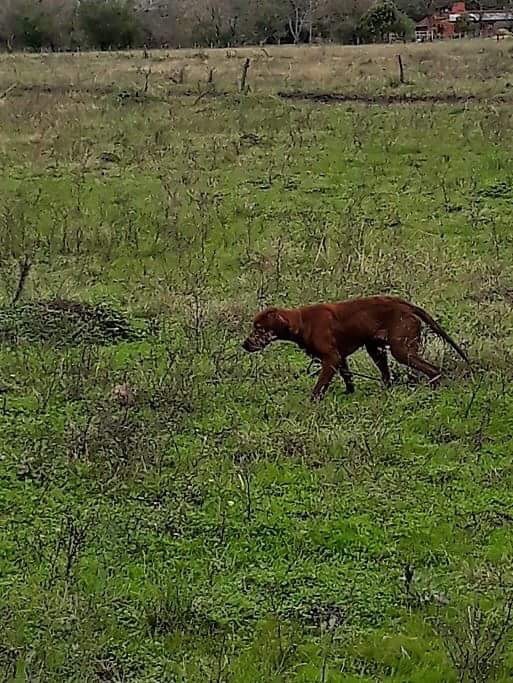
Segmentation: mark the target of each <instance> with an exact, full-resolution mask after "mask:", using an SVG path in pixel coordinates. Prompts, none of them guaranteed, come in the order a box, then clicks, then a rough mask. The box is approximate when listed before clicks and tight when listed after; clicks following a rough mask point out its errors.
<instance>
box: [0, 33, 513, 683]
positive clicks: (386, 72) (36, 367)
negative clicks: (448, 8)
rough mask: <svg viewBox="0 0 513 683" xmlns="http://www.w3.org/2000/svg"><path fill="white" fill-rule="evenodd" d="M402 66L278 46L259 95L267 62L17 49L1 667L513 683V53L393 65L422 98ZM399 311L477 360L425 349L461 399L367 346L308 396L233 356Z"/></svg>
mask: <svg viewBox="0 0 513 683" xmlns="http://www.w3.org/2000/svg"><path fill="white" fill-rule="evenodd" d="M397 51H398V48H397V46H390V47H386V48H383V47H375V48H360V49H356V48H312V49H310V50H309V49H293V48H282V50H281V51H280V50H271V51H270V52H269V54H270V55H271V56H270V57H267V56H266V55H265V54H263V53H262V58H261V60H260V61H259V62H258V63H255V62H253V64H252V67H251V69H252V70H251V71H250V84H251V85H252V90H251V91H250V93H249V94H248V95H246V96H237V95H236V79H237V76H238V74H239V71H240V68H241V63H242V61H243V58H245V56H246V54H247V53H246V52H244V51H241V53H240V54H239V53H236V56H235V57H227V56H226V54H224V53H223V54H222V55H221V54H220V53H210V52H205V54H204V55H203V56H200V57H193V56H192V55H190V54H188V53H171V54H170V55H168V56H166V54H165V53H162V54H161V53H159V54H156V55H150V58H149V59H146V60H145V59H143V58H142V56H141V55H140V54H137V55H129V54H127V55H114V54H112V55H101V56H98V55H80V56H75V57H73V56H70V55H48V56H47V55H39V56H30V55H8V56H2V57H0V65H1V67H0V74H1V77H0V79H1V86H0V87H1V89H2V91H1V93H0V94H1V95H2V99H0V159H1V165H2V173H1V176H0V221H1V222H0V296H1V302H2V307H1V308H0V339H2V340H3V341H2V343H1V345H0V384H1V385H2V387H3V390H4V391H3V393H2V395H0V425H1V429H0V458H1V459H0V477H1V487H0V524H1V526H0V528H1V537H0V538H1V544H0V587H1V598H2V599H1V602H0V623H1V624H2V629H1V631H0V633H1V638H0V672H1V674H2V678H1V680H5V681H11V680H13V681H24V680H27V681H45V682H47V681H63V680H65V681H80V682H84V681H141V682H150V681H183V682H196V681H197V682H200V681H212V682H214V681H215V682H216V683H221V682H226V683H228V682H230V683H232V682H233V683H241V682H246V681H248V682H249V683H253V682H255V683H256V682H261V683H270V682H272V681H274V682H278V681H294V682H302V683H310V682H314V681H319V682H320V683H328V682H332V683H334V682H338V681H344V682H345V681H395V682H401V683H406V682H408V683H410V682H411V683H413V682H435V681H436V682H438V681H440V682H444V683H445V682H447V683H449V682H452V681H475V682H477V681H504V682H506V681H511V680H512V678H513V645H512V642H511V636H512V634H513V611H512V610H513V597H512V596H513V593H512V588H513V575H512V561H513V533H512V522H513V465H512V458H511V454H512V433H513V394H512V391H511V380H512V378H513V365H512V363H513V351H512V349H513V311H512V304H513V269H512V258H513V241H512V232H511V224H512V217H513V157H512V155H513V149H512V147H511V137H512V134H513V118H512V115H513V101H512V102H511V104H510V103H508V95H507V93H508V92H509V90H508V87H509V86H508V79H509V78H513V67H512V66H511V65H512V64H513V61H512V60H511V56H512V55H511V49H510V46H509V43H507V42H506V41H504V42H501V43H500V44H496V43H494V42H492V41H482V42H480V41H474V42H471V41H468V42H465V41H462V42H461V43H454V44H451V45H435V46H410V47H403V46H401V51H402V52H403V54H404V55H405V62H406V64H407V74H408V79H409V81H410V82H409V84H407V85H405V86H397V84H396V83H394V80H393V79H394V78H395V77H396V74H395V54H396V53H397ZM253 52H254V53H255V54H256V52H258V51H256V50H255V51H253ZM251 54H253V53H251ZM312 55H313V56H312ZM205 57H206V58H205ZM369 59H370V60H372V63H368V62H367V60H369ZM216 60H217V61H216ZM182 62H187V63H188V64H189V65H190V66H189V71H188V73H189V75H190V78H189V81H187V79H186V82H185V83H184V84H181V85H180V84H178V85H176V84H174V83H171V85H170V84H169V74H174V73H175V70H176V69H177V64H181V63H182ZM205 62H207V63H208V62H211V63H213V64H215V68H216V79H215V83H214V86H212V87H211V88H209V90H211V89H213V87H215V88H217V89H218V90H226V91H229V92H231V93H233V94H231V95H228V96H225V97H216V98H214V97H208V96H205V95H203V93H204V92H205V86H204V85H201V84H200V85H198V84H197V81H199V80H201V79H202V82H203V83H204V80H205V78H204V76H205V73H208V68H207V67H206V66H205ZM267 62H269V64H268V68H269V71H268V72H266V71H264V65H265V64H267ZM365 64H367V66H368V68H369V72H370V74H367V72H366V71H365ZM423 64H424V65H426V64H429V65H431V67H433V65H435V66H436V65H438V66H436V69H435V68H434V67H433V68H431V67H430V68H429V69H428V68H427V66H426V73H423V72H422V65H423ZM77 65H80V66H77ZM350 65H352V66H350ZM362 65H363V66H362ZM387 65H388V66H387ZM150 66H151V67H152V72H151V74H150V76H149V77H148V87H147V92H146V95H144V93H143V94H141V90H144V83H145V71H146V72H147V71H148V69H149V67H150ZM371 67H372V68H371ZM266 68H267V67H266ZM194 69H196V71H194ZM201 70H203V71H201ZM204 72H205V73H204ZM289 72H290V73H291V74H292V76H291V77H290V78H289V80H288V81H286V82H285V80H284V77H283V74H287V73H289ZM200 73H201V74H203V75H202V76H201V79H200V76H199V74H200ZM166 74H167V75H166ZM192 74H194V77H193V76H192ZM259 74H260V75H259ZM266 74H267V75H266ZM319 74H321V75H319ZM13 86H16V87H13ZM298 88H301V89H304V90H309V91H311V90H317V91H320V90H335V91H339V92H344V91H348V92H349V91H350V92H353V93H360V94H367V95H368V94H370V95H374V94H378V93H391V92H398V91H400V92H410V93H417V94H422V93H431V94H440V95H443V94H444V93H448V92H457V93H460V94H464V95H466V94H475V95H476V96H478V97H479V100H476V101H474V102H472V103H458V104H454V105H450V104H447V103H443V102H440V103H431V104H418V103H417V104H409V105H394V106H387V107H385V106H376V105H370V106H367V105H363V104H359V103H352V104H351V105H347V104H344V105H333V106H332V105H323V104H315V103H311V102H310V103H309V102H301V101H300V100H297V101H294V102H293V103H291V102H289V101H285V100H282V99H280V98H279V97H277V96H276V94H275V93H276V92H277V91H278V90H287V89H289V90H292V89H298ZM186 89H190V90H192V91H195V92H197V93H198V95H197V96H196V95H195V96H192V97H191V96H187V95H186V94H185V90H186ZM136 90H137V91H138V93H139V94H138V95H136V94H135V91H136ZM126 91H128V94H127V92H126ZM120 93H122V96H120ZM200 95H203V96H201V97H200ZM498 96H500V97H501V98H502V100H498V99H497V97H498ZM25 258H28V259H30V261H31V263H32V268H31V270H30V272H29V273H28V277H27V279H26V282H25V283H24V287H22V292H21V296H20V298H19V300H18V302H17V304H16V305H12V304H11V302H12V300H13V298H14V296H15V292H16V289H17V285H18V281H19V274H18V268H19V263H20V261H23V259H25ZM379 292H383V293H391V294H399V295H401V296H404V297H407V298H409V299H412V300H414V301H415V302H416V303H418V304H420V305H422V306H424V307H425V308H427V309H428V310H429V311H431V312H432V313H434V314H436V317H437V318H438V319H439V320H440V321H441V322H442V323H443V325H444V327H446V328H447V329H448V330H449V332H450V333H451V334H452V335H453V336H454V337H455V338H456V339H457V340H458V341H460V342H461V343H462V344H463V345H464V347H465V348H466V349H467V350H468V352H469V354H470V355H471V357H472V360H473V362H474V368H473V373H469V372H468V370H466V369H465V368H464V367H462V365H461V363H460V362H459V361H458V360H457V359H455V358H454V357H453V355H452V353H451V352H450V351H449V350H447V349H446V348H444V347H443V346H442V344H441V343H439V342H438V341H437V340H435V339H433V338H432V337H428V338H427V340H426V355H427V356H428V357H429V358H432V359H434V360H436V361H437V362H439V363H441V364H443V366H444V368H445V371H446V378H445V380H444V383H443V386H442V387H441V388H440V389H438V390H436V391H433V390H431V389H430V388H429V387H428V386H427V385H426V384H425V383H424V382H422V381H420V382H412V381H411V380H410V379H408V378H407V377H406V376H405V375H404V373H403V372H402V371H401V370H399V368H397V367H395V368H394V372H395V375H396V383H395V386H394V388H393V389H391V390H390V391H385V390H384V389H383V388H382V387H381V385H380V384H379V382H378V381H377V373H376V371H375V369H374V368H373V367H372V366H371V365H370V363H369V362H368V361H367V359H366V358H365V357H364V356H363V355H360V354H358V355H356V356H355V357H354V358H352V359H351V367H352V368H353V369H354V370H355V371H356V372H357V373H359V374H360V375H364V376H363V377H362V376H358V377H357V378H356V383H357V393H356V394H355V395H354V396H352V397H347V396H346V395H344V393H343V386H342V384H341V383H337V384H335V385H334V386H333V387H332V389H331V391H330V392H329V394H328V396H327V398H326V399H325V401H324V402H322V403H321V404H319V405H314V404H311V403H310V402H309V400H308V397H309V392H310V390H311V387H312V385H313V383H314V381H315V380H314V377H312V376H310V375H309V373H308V361H307V359H306V358H305V357H304V356H303V355H302V354H301V353H300V352H299V351H298V350H296V349H294V348H292V347H290V346H287V345H282V346H276V347H273V348H270V349H268V350H267V351H266V352H265V353H264V354H262V355H255V356H251V357H250V356H248V355H245V354H244V352H243V351H242V349H241V346H240V344H241V341H242V340H243V338H244V336H245V334H246V333H247V331H248V330H249V327H250V322H251V318H252V315H253V314H254V312H255V311H256V310H257V309H258V308H260V307H262V306H264V305H267V304H286V305H298V304H304V303H307V302H314V301H320V300H327V299H341V298H345V297H349V296H353V295H360V294H371V293H379ZM56 298H57V299H64V300H70V301H74V302H83V303H84V304H91V305H95V304H99V303H102V304H105V305H106V306H108V307H109V308H112V309H116V310H117V311H119V312H121V313H123V314H124V315H125V316H126V318H127V321H128V322H127V324H130V325H131V326H132V328H133V329H134V330H135V333H134V335H133V337H132V338H130V339H125V340H122V341H119V343H115V344H113V343H111V344H102V343H100V342H102V341H109V339H104V338H103V337H102V334H103V333H101V331H100V332H98V331H96V332H95V333H94V334H93V333H86V331H85V330H84V328H83V327H80V326H78V327H74V325H75V323H76V319H75V318H73V316H72V315H70V316H68V317H67V318H66V317H65V316H64V317H63V316H62V315H60V314H58V313H59V309H58V308H57V307H56V306H55V305H54V306H53V307H52V306H48V305H46V304H41V303H40V302H48V301H51V300H53V299H56ZM95 310H96V309H95ZM74 321H75V322H74ZM120 326H121V327H122V322H119V321H118V322H116V325H115V330H114V332H116V331H117V332H119V329H120ZM102 329H103V328H102ZM112 329H114V328H112ZM373 377H375V378H376V380H374V379H372V378H373ZM120 385H121V386H123V385H127V386H128V387H129V389H126V391H125V394H124V396H120V395H119V394H120V391H119V386H120ZM116 387H118V389H117V390H116ZM132 392H133V395H132ZM123 398H125V400H123Z"/></svg>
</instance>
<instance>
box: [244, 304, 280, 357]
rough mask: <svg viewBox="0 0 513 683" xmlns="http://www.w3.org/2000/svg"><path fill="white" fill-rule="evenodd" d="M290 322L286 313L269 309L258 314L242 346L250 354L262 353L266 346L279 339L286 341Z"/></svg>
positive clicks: (276, 309)
mask: <svg viewBox="0 0 513 683" xmlns="http://www.w3.org/2000/svg"><path fill="white" fill-rule="evenodd" d="M288 331H289V321H288V320H287V316H286V314H285V312H284V311H282V310H280V309H278V308H268V309H266V310H265V311H262V312H261V313H258V315H257V316H255V319H254V320H253V329H252V331H251V334H250V335H249V337H248V338H247V339H246V340H245V341H244V343H243V344H242V346H243V347H244V349H245V350H246V351H249V353H254V352H255V351H262V350H263V349H265V347H266V346H268V345H269V344H271V342H273V341H277V340H278V339H286V338H287V333H288Z"/></svg>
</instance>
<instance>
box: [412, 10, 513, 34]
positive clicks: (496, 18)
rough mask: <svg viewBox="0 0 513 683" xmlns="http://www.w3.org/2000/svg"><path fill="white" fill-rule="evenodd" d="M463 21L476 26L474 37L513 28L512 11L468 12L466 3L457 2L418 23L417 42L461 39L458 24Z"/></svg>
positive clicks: (416, 27) (416, 26) (416, 30)
mask: <svg viewBox="0 0 513 683" xmlns="http://www.w3.org/2000/svg"><path fill="white" fill-rule="evenodd" d="M463 19H466V20H467V22H469V23H470V24H473V25H474V26H475V30H473V31H472V33H473V34H474V35H481V36H487V35H495V34H496V32H497V31H498V30H499V29H503V28H505V27H513V11H511V10H505V9H497V10H486V11H485V10H483V11H477V10H472V11H467V9H466V6H465V2H455V3H453V5H452V6H451V7H450V8H447V9H445V10H442V11H441V12H439V13H438V14H433V15H432V16H429V17H424V19H421V20H420V21H419V22H417V24H416V25H415V40H417V41H420V42H424V41H426V40H428V41H431V40H436V39H441V38H442V39H443V38H455V37H459V33H458V24H459V22H460V21H461V20H463Z"/></svg>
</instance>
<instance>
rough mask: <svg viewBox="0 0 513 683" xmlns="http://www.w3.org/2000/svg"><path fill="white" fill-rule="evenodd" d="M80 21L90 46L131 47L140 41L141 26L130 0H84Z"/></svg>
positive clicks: (80, 10) (81, 5)
mask: <svg viewBox="0 0 513 683" xmlns="http://www.w3.org/2000/svg"><path fill="white" fill-rule="evenodd" d="M78 21H79V25H80V28H81V29H82V31H83V33H84V35H85V38H86V39H87V42H88V44H89V45H90V47H97V48H99V49H100V50H108V49H109V48H129V47H133V46H134V45H135V44H136V43H137V42H138V37H139V33H140V29H139V24H138V21H137V17H136V16H135V12H134V9H133V6H132V4H131V2H129V0H83V1H82V2H81V3H80V5H79V7H78Z"/></svg>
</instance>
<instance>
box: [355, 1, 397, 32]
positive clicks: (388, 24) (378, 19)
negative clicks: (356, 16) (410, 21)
mask: <svg viewBox="0 0 513 683" xmlns="http://www.w3.org/2000/svg"><path fill="white" fill-rule="evenodd" d="M400 16H401V15H400V13H399V11H398V9H397V7H396V6H395V4H394V3H393V2H392V0H378V1H377V2H376V3H375V4H374V5H372V7H371V8H370V9H369V10H368V11H367V12H365V14H364V15H363V16H362V18H361V19H360V22H359V24H358V33H359V35H360V37H361V38H362V39H363V40H366V41H370V42H376V41H381V42H383V41H384V40H385V38H386V36H387V35H388V34H390V33H395V32H396V29H397V27H398V26H399V25H400Z"/></svg>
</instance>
